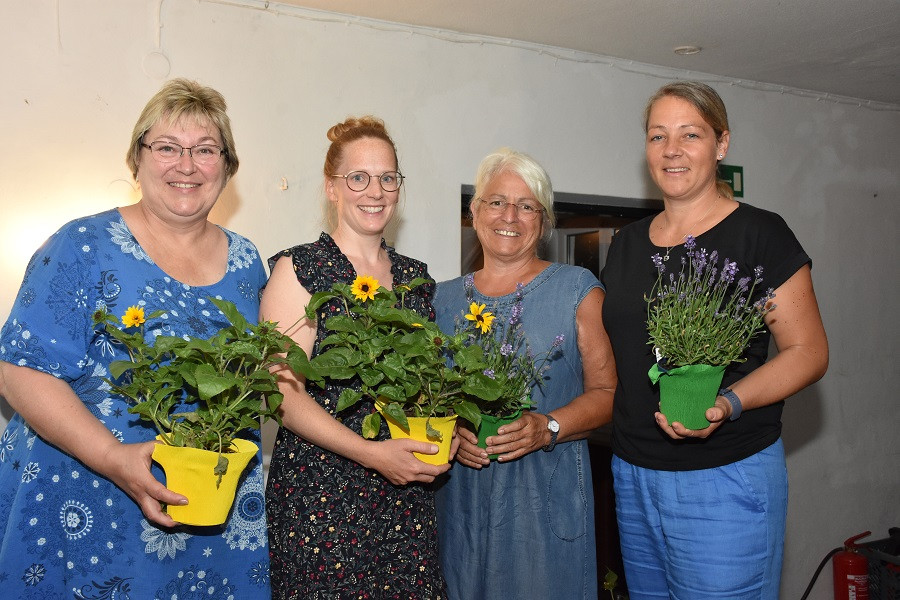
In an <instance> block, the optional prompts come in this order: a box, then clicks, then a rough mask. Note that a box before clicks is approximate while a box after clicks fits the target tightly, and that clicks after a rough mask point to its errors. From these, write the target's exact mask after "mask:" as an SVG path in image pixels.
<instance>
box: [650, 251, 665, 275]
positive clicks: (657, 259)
mask: <svg viewBox="0 0 900 600" xmlns="http://www.w3.org/2000/svg"><path fill="white" fill-rule="evenodd" d="M650 259H651V260H652V261H653V266H654V267H656V270H657V271H659V272H660V273H662V272H663V271H665V270H666V265H665V264H663V259H662V256H660V255H659V252H657V253H656V254H654V255H653V256H651V257H650Z"/></svg>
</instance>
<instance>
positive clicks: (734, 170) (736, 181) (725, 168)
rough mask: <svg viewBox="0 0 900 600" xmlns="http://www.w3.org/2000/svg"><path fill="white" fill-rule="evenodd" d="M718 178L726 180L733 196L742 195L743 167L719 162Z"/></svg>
mask: <svg viewBox="0 0 900 600" xmlns="http://www.w3.org/2000/svg"><path fill="white" fill-rule="evenodd" d="M719 179H722V180H723V181H726V182H728V185H730V186H731V189H732V190H734V197H735V198H743V197H744V167H739V166H737V165H726V164H723V163H719Z"/></svg>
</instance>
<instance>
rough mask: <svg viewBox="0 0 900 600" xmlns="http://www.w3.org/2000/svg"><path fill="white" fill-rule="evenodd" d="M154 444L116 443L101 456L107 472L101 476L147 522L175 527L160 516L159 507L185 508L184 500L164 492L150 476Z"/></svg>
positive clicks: (180, 496)
mask: <svg viewBox="0 0 900 600" xmlns="http://www.w3.org/2000/svg"><path fill="white" fill-rule="evenodd" d="M155 446H156V442H142V443H139V444H121V443H117V445H116V447H115V448H110V449H109V451H107V452H106V454H105V459H106V460H107V461H108V463H109V464H108V469H106V470H104V474H106V476H107V477H109V478H110V479H111V480H112V481H113V483H115V484H116V485H117V486H119V488H121V489H122V491H124V492H125V493H126V494H128V496H129V497H130V498H131V499H132V500H134V502H135V503H136V504H137V505H138V506H139V507H140V509H141V512H143V513H144V516H145V517H147V519H148V520H150V521H152V522H154V523H156V524H157V525H160V526H162V527H174V526H175V525H177V523H176V522H175V521H174V520H173V519H172V517H170V516H169V515H167V514H166V513H164V512H163V510H162V506H161V503H165V504H173V505H179V506H182V505H185V504H187V503H188V499H187V498H185V497H184V496H182V495H181V494H177V493H175V492H173V491H171V490H169V489H167V488H166V486H164V485H163V484H161V483H160V482H159V481H157V480H156V478H155V477H154V476H153V474H152V473H151V472H150V463H151V459H150V455H151V454H153V448H154V447H155Z"/></svg>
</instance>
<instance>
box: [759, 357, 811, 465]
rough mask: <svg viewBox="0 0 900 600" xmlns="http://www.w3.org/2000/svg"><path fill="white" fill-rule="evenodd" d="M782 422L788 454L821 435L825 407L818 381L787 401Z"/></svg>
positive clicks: (786, 453) (783, 438) (785, 447)
mask: <svg viewBox="0 0 900 600" xmlns="http://www.w3.org/2000/svg"><path fill="white" fill-rule="evenodd" d="M770 356H771V355H770ZM781 422H782V423H783V425H782V428H781V438H782V440H783V441H784V453H785V455H786V456H790V455H791V454H793V453H794V452H795V451H797V450H799V449H800V448H802V447H803V446H805V445H806V444H807V443H809V442H811V441H812V440H813V439H815V438H816V437H817V436H818V435H819V433H820V432H821V430H822V425H823V422H824V409H823V400H822V395H821V394H820V393H819V384H818V383H814V384H813V385H811V386H809V387H808V388H806V389H804V390H801V391H799V392H797V393H796V394H794V395H793V396H791V397H790V398H788V399H787V400H786V401H785V403H784V412H783V413H782V416H781Z"/></svg>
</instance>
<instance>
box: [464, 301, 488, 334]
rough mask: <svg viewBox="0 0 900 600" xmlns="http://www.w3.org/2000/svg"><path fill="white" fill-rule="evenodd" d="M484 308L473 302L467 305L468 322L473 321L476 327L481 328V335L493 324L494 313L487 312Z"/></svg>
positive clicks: (482, 305)
mask: <svg viewBox="0 0 900 600" xmlns="http://www.w3.org/2000/svg"><path fill="white" fill-rule="evenodd" d="M484 308H485V305H484V304H478V303H477V302H473V303H472V304H471V305H469V314H467V315H466V318H467V319H468V320H470V321H475V326H476V327H480V328H481V333H487V332H488V331H490V330H491V325H493V324H494V313H491V312H488V311H486V310H484Z"/></svg>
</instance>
